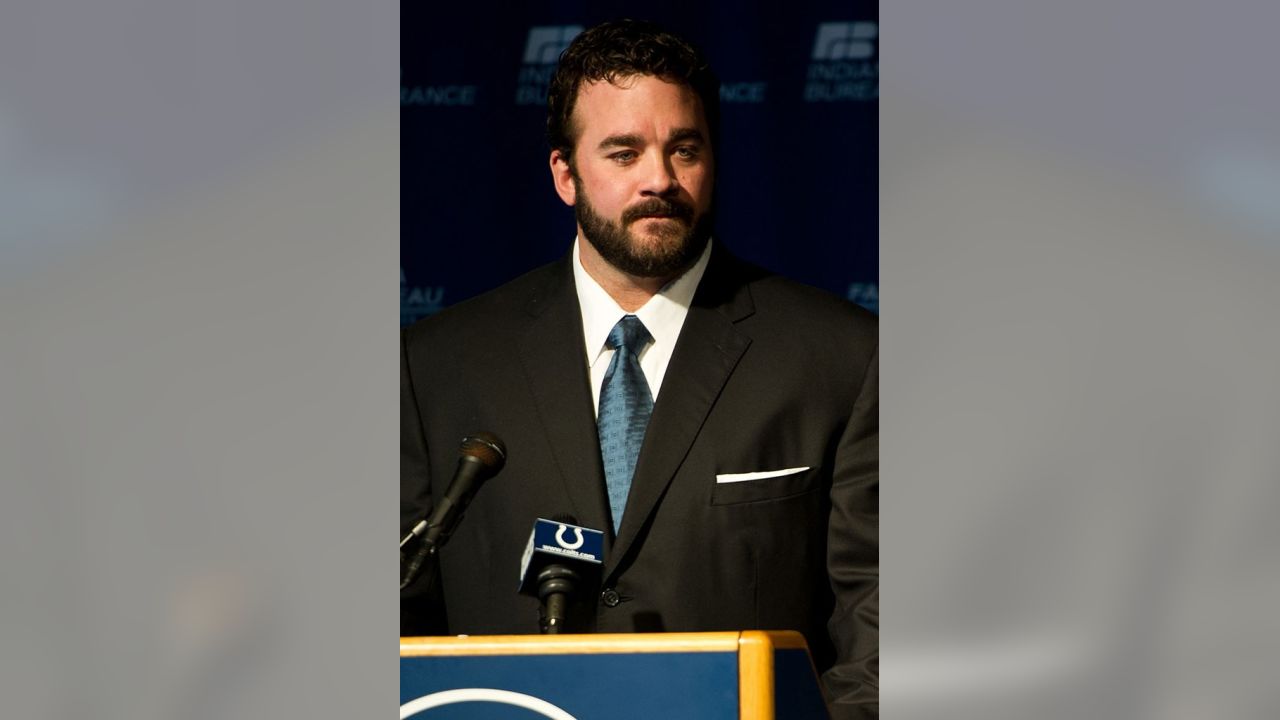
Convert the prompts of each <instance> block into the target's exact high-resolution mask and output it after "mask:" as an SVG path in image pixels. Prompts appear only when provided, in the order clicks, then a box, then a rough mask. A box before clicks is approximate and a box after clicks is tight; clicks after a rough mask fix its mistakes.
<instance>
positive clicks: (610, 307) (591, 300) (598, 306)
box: [573, 237, 712, 366]
mask: <svg viewBox="0 0 1280 720" xmlns="http://www.w3.org/2000/svg"><path fill="white" fill-rule="evenodd" d="M711 242H712V241H711V240H708V241H707V246H706V247H705V248H704V249H703V250H702V255H701V256H700V257H699V258H698V261H697V262H695V263H694V264H693V266H692V267H690V268H689V269H688V270H686V271H685V272H684V274H683V275H681V276H680V277H678V278H676V279H675V280H672V281H671V282H669V283H667V284H666V285H665V286H664V287H663V288H662V289H661V290H659V291H658V293H657V294H656V295H654V296H653V297H651V298H649V300H648V302H646V303H645V304H644V305H643V306H642V307H641V308H640V309H638V310H636V311H635V312H634V313H628V312H627V311H625V310H623V309H622V307H621V306H619V305H618V303H617V302H616V301H614V299H613V298H612V297H610V296H609V293H607V292H605V289H604V288H602V287H600V283H598V282H596V281H595V278H593V277H591V275H589V274H588V273H587V271H586V269H585V268H583V267H582V258H581V256H580V255H579V252H580V248H579V240H578V238H576V237H575V238H574V240H573V279H574V283H575V284H576V286H577V290H578V305H579V307H580V308H581V309H582V335H583V337H584V338H585V339H586V347H585V349H586V353H587V364H588V365H589V366H591V365H595V364H596V361H597V360H599V359H600V357H601V355H602V354H603V353H604V351H605V350H606V348H605V346H604V341H605V340H606V339H607V338H608V337H609V331H610V330H612V329H613V326H614V325H616V324H617V323H618V321H619V320H621V319H622V317H623V316H624V315H628V314H630V315H635V316H636V317H638V318H640V322H642V323H644V326H645V328H646V329H647V330H648V331H649V334H650V335H652V336H653V343H652V344H651V345H650V346H649V347H653V346H657V345H662V346H664V347H672V346H674V345H675V342H676V339H677V338H678V337H679V336H680V328H681V327H682V326H683V325H684V318H685V316H686V315H688V314H689V306H690V305H692V304H693V294H694V292H696V291H697V289H698V283H699V282H700V281H701V280H702V275H703V273H705V272H706V270H707V262H708V261H709V260H710V258H711ZM642 354H643V353H642Z"/></svg>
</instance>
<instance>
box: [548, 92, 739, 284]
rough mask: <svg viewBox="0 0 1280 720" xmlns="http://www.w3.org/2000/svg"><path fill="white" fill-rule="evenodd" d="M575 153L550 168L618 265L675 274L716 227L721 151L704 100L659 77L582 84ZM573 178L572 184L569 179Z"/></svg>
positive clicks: (597, 243) (584, 228)
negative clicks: (715, 152) (714, 200)
mask: <svg viewBox="0 0 1280 720" xmlns="http://www.w3.org/2000/svg"><path fill="white" fill-rule="evenodd" d="M573 127H574V129H575V130H576V132H577V143H576V145H575V147H574V151H573V155H572V162H571V163H565V162H564V161H563V159H562V161H561V162H560V163H559V164H558V163H557V153H554V152H553V153H552V158H551V159H552V170H553V174H555V175H556V185H557V188H556V189H557V191H559V192H560V195H561V197H562V198H563V199H564V200H565V202H567V203H569V204H571V205H573V206H574V214H575V216H576V217H577V220H578V229H579V232H581V233H582V235H583V237H585V239H586V240H587V242H589V243H591V245H592V246H593V247H594V248H595V249H596V251H597V252H598V253H599V254H600V256H601V257H602V258H603V259H604V260H605V261H606V262H608V263H609V264H610V265H612V266H613V267H615V268H617V269H618V270H621V271H623V272H624V273H627V274H629V275H634V276H637V277H646V278H667V277H674V276H675V275H678V274H679V273H681V272H683V271H684V270H685V269H686V268H688V267H689V266H690V265H692V264H693V262H694V261H695V260H696V259H697V258H698V256H699V255H700V254H701V253H702V249H703V248H704V247H705V246H706V241H707V238H708V237H709V236H710V232H711V224H712V214H711V196H712V189H713V184H714V177H713V176H714V172H713V171H714V158H713V157H712V154H711V142H710V132H709V130H708V128H707V123H706V118H705V115H704V113H703V110H702V102H701V100H699V99H698V96H697V95H696V94H695V93H694V92H693V90H691V89H690V88H688V87H686V86H684V85H678V84H673V83H669V82H665V81H663V80H660V79H658V78H655V77H651V76H644V75H642V76H636V77H631V78H625V79H621V80H619V84H618V85H614V84H611V83H607V82H600V83H589V84H584V85H583V86H582V88H581V89H580V90H579V91H578V98H577V102H576V104H575V106H574V110H573ZM569 182H571V183H572V187H571V188H570V187H568V183H569Z"/></svg>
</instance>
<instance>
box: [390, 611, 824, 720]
mask: <svg viewBox="0 0 1280 720" xmlns="http://www.w3.org/2000/svg"><path fill="white" fill-rule="evenodd" d="M400 717H401V718H402V719H403V718H413V719H414V720H476V719H478V718H486V719H506V718H511V719H512V720H524V719H525V718H528V719H530V720H537V719H539V718H551V719H552V720H593V719H594V718H607V719H608V720H633V719H634V720H641V719H643V720H655V719H657V720H678V719H681V718H698V720H770V719H772V718H779V719H780V720H788V719H795V720H809V719H810V718H814V719H817V720H827V719H828V717H829V716H828V714H827V710H826V705H825V704H824V702H823V699H822V692H821V690H820V688H819V685H818V677H817V674H816V672H815V671H814V667H813V662H812V660H811V659H810V658H809V651H808V648H807V647H806V646H805V642H804V637H803V636H802V635H800V633H797V632H789V631H788V632H774V631H757V630H751V631H742V632H709V633H651V634H636V635H544V636H539V635H500V636H499V635H495V636H471V637H466V636H461V637H430V638H401V639H400Z"/></svg>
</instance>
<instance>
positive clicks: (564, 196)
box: [551, 150, 578, 207]
mask: <svg viewBox="0 0 1280 720" xmlns="http://www.w3.org/2000/svg"><path fill="white" fill-rule="evenodd" d="M551 181H552V182H554V183H555V186H556V194H557V195H559V196H560V199H561V200H563V201H564V204H565V205H568V206H569V207H573V205H574V203H576V202H577V201H578V189H577V188H576V187H574V184H573V170H572V169H570V168H569V158H568V157H567V156H566V155H565V154H564V153H563V152H561V151H559V150H552V151H551Z"/></svg>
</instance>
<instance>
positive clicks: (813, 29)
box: [400, 0, 879, 325]
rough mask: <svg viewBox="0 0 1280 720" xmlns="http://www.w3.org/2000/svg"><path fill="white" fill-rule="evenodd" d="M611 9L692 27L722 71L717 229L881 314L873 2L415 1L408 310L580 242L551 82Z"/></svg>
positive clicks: (414, 314)
mask: <svg viewBox="0 0 1280 720" xmlns="http://www.w3.org/2000/svg"><path fill="white" fill-rule="evenodd" d="M617 17H634V18H640V19H645V20H652V21H654V22H658V23H660V24H662V25H665V26H666V27H669V28H671V29H672V30H674V31H676V32H679V33H681V34H682V35H685V36H686V37H688V38H689V39H691V40H692V41H693V42H694V43H695V44H697V45H698V46H700V47H701V48H702V50H703V51H704V52H705V53H706V54H707V55H708V57H709V58H710V61H711V64H712V67H713V68H715V70H716V72H717V74H718V75H719V76H720V79H721V81H722V83H723V87H722V89H721V101H722V127H721V151H720V156H719V157H718V158H717V164H718V177H717V181H716V182H717V198H718V203H719V214H718V217H717V222H716V238H717V240H719V241H722V242H724V243H725V245H727V246H728V247H729V248H730V249H731V250H732V251H733V252H735V253H736V254H738V255H740V256H742V257H744V258H747V259H749V260H752V261H754V262H756V263H758V264H760V265H763V266H764V267H767V268H769V269H771V270H774V271H776V272H779V273H782V274H784V275H788V276H790V277H793V278H795V279H797V280H801V281H803V282H806V283H809V284H811V285H816V286H818V287H821V288H825V289H827V290H829V291H831V292H834V293H837V294H839V295H841V296H844V297H848V298H849V299H851V300H853V301H855V302H858V303H860V304H862V305H865V306H867V307H869V308H871V309H872V310H875V311H877V312H878V310H879V284H878V281H879V269H878V264H879V249H878V245H877V230H878V227H877V226H878V222H877V220H878V215H877V194H876V188H877V162H878V158H877V154H876V152H877V150H876V142H877V134H878V126H877V110H878V97H879V79H878V76H879V41H878V20H877V18H878V8H877V5H876V4H875V2H868V1H865V0H858V1H856V2H842V3H834V2H827V3H808V4H806V5H805V6H804V7H798V6H793V5H792V4H785V5H779V4H770V5H766V4H765V3H764V2H761V1H760V0H752V1H750V2H729V1H727V0H723V1H721V2H714V3H709V4H705V5H702V6H700V7H692V6H691V4H690V3H681V2H655V3H647V4H645V5H643V6H642V8H641V7H636V6H634V5H633V4H631V3H618V2H612V3H611V2H531V3H525V4H521V5H513V6H512V7H503V6H501V5H500V4H495V3H492V2H452V3H406V4H403V5H402V6H401V43H400V47H401V49H400V57H401V68H400V116H401V129H400V147H401V151H400V152H401V167H400V187H401V202H400V208H401V210H400V216H401V217H400V220H401V235H400V237H401V240H400V321H401V324H402V325H407V324H409V323H411V322H413V321H414V320H416V319H418V318H420V317H423V316H425V315H429V314H431V313H432V312H435V311H436V310H438V309H440V308H441V307H444V306H446V305H450V304H453V303H455V302H458V301H460V300H463V299H466V298H468V297H471V296H472V295H476V294H478V293H481V292H483V291H485V290H488V289H491V288H493V287H496V286H498V285H500V284H501V283H503V282H505V281H507V280H510V279H511V278H514V277H516V276H518V275H520V274H522V273H524V272H526V271H528V270H530V269H532V268H534V267H536V266H538V265H541V264H543V263H546V262H549V261H551V260H553V259H555V258H558V257H560V256H561V255H563V254H564V253H565V252H566V251H567V250H568V248H569V247H570V245H571V243H572V241H573V236H574V221H573V212H572V210H571V209H570V208H568V207H566V206H565V205H564V204H563V203H561V202H560V199H559V198H558V197H557V196H556V194H555V191H554V190H553V189H552V185H551V175H550V171H549V170H548V167H547V156H548V153H549V148H548V147H547V144H546V140H545V138H544V133H545V127H546V86H547V80H548V79H549V77H550V74H551V72H552V70H553V69H554V68H555V61H556V58H557V57H558V55H559V52H560V50H562V49H563V48H564V46H565V45H566V44H567V43H568V41H569V40H571V39H572V38H573V36H574V35H575V34H576V33H577V32H578V31H580V30H581V29H582V28H583V27H590V26H591V25H594V24H596V23H598V22H601V21H603V20H607V19H611V18H617Z"/></svg>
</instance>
